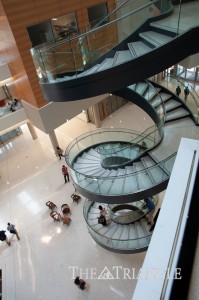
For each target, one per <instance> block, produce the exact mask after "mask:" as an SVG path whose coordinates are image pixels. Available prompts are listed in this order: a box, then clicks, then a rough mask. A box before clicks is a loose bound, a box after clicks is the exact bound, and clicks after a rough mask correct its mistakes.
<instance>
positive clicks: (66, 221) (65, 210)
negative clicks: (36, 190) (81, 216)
mask: <svg viewBox="0 0 199 300" xmlns="http://www.w3.org/2000/svg"><path fill="white" fill-rule="evenodd" d="M46 206H48V208H49V209H50V210H51V212H50V216H51V218H52V219H53V220H54V222H62V223H63V224H66V225H68V226H69V225H70V222H71V221H72V220H71V218H69V217H67V216H66V215H67V214H71V210H70V207H69V205H68V204H66V203H65V204H62V206H61V211H62V215H61V214H60V213H59V212H57V210H56V209H57V205H56V204H55V203H53V202H52V201H48V202H46Z"/></svg>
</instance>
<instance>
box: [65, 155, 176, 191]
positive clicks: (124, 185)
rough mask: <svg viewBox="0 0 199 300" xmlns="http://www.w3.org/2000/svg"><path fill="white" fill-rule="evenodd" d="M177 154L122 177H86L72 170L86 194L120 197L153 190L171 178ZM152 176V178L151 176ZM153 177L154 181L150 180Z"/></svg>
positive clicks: (105, 175) (74, 179)
mask: <svg viewBox="0 0 199 300" xmlns="http://www.w3.org/2000/svg"><path fill="white" fill-rule="evenodd" d="M175 157H176V153H174V154H173V155H171V156H169V157H167V158H166V159H164V160H163V161H161V162H159V163H158V164H155V163H154V165H153V166H151V167H148V168H145V169H143V170H140V171H135V172H132V173H129V174H125V175H120V176H117V175H116V176H109V175H107V174H104V176H103V175H101V176H97V175H95V176H94V175H90V176H89V175H86V174H83V173H80V172H78V171H75V170H74V169H71V170H70V174H71V176H72V179H73V181H74V182H75V184H77V185H78V186H79V187H80V188H81V189H82V193H83V190H85V192H87V193H88V192H89V193H92V194H95V195H100V196H120V195H123V196H124V195H129V194H133V193H135V192H142V191H144V190H147V189H151V188H153V187H155V186H157V185H159V184H160V183H162V182H164V181H166V180H168V178H169V177H170V174H171V171H172V168H173V164H174V161H175ZM149 175H150V176H149ZM151 177H153V179H149V178H151Z"/></svg>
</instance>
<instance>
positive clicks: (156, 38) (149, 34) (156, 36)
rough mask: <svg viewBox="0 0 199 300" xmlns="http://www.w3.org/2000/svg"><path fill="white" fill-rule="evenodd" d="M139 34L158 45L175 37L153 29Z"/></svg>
mask: <svg viewBox="0 0 199 300" xmlns="http://www.w3.org/2000/svg"><path fill="white" fill-rule="evenodd" d="M139 36H140V37H142V38H143V39H145V40H146V41H147V42H149V43H151V44H153V45H154V46H157V47H158V46H162V45H164V44H166V43H168V42H170V41H171V40H172V39H173V38H172V37H171V36H168V35H164V34H161V33H158V32H155V31H151V30H150V31H146V32H141V33H139Z"/></svg>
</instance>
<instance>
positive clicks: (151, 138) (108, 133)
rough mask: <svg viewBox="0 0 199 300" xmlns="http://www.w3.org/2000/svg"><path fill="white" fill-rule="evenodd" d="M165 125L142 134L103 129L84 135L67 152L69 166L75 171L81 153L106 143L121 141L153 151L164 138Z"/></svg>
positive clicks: (120, 129)
mask: <svg viewBox="0 0 199 300" xmlns="http://www.w3.org/2000/svg"><path fill="white" fill-rule="evenodd" d="M163 125H164V124H163V123H162V122H159V124H157V125H153V126H151V127H149V128H147V129H146V130H145V131H144V132H142V133H140V132H138V131H135V130H130V129H124V128H113V129H109V128H108V129H107V128H103V129H97V130H93V131H91V132H89V133H85V134H82V135H80V136H79V137H77V138H76V139H75V140H73V141H72V142H71V143H70V144H69V145H68V147H67V149H66V151H65V156H66V162H67V165H68V166H69V167H70V168H71V169H73V163H74V161H75V159H76V158H77V156H78V155H79V153H81V152H82V151H84V150H86V149H88V148H90V147H94V146H96V147H97V146H100V145H101V144H105V143H112V142H118V141H120V142H121V143H122V142H124V143H132V145H133V144H136V145H138V146H140V148H143V147H145V148H146V149H148V150H149V149H152V148H154V147H155V146H156V145H157V144H158V143H159V142H160V141H161V139H162V137H163ZM142 153H143V152H142Z"/></svg>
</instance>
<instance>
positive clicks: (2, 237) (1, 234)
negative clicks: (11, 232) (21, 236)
mask: <svg viewBox="0 0 199 300" xmlns="http://www.w3.org/2000/svg"><path fill="white" fill-rule="evenodd" d="M5 232H6V231H5V230H1V231H0V241H2V242H4V241H6V243H7V244H8V246H10V245H11V242H9V241H8V238H7V235H6V234H5Z"/></svg>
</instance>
